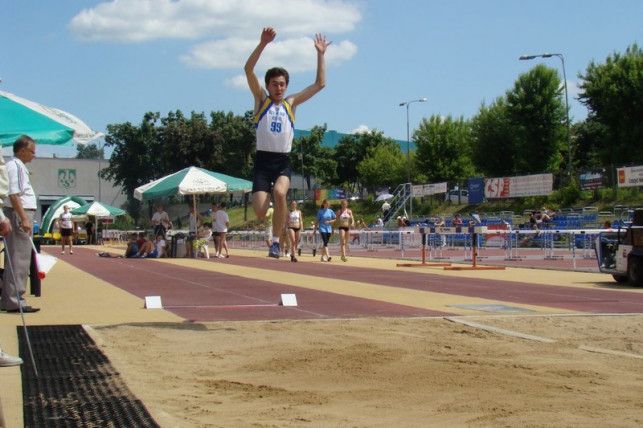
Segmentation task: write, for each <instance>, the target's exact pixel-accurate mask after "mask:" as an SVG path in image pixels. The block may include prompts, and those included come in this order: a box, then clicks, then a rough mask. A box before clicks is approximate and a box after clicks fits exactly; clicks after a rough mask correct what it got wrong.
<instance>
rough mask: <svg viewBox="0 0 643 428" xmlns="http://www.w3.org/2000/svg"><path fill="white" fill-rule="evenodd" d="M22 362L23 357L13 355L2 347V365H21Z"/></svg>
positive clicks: (0, 354)
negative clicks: (5, 351)
mask: <svg viewBox="0 0 643 428" xmlns="http://www.w3.org/2000/svg"><path fill="white" fill-rule="evenodd" d="M20 364H22V358H18V357H12V356H11V355H9V354H5V353H4V351H3V350H2V349H0V367H12V366H19V365H20Z"/></svg>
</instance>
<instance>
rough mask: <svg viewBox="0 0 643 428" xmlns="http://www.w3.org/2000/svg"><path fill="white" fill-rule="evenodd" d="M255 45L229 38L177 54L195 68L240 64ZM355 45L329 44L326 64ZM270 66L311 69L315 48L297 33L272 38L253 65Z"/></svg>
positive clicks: (345, 57)
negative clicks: (290, 37)
mask: <svg viewBox="0 0 643 428" xmlns="http://www.w3.org/2000/svg"><path fill="white" fill-rule="evenodd" d="M255 46H257V41H256V40H253V41H250V40H244V39H236V38H230V39H227V40H219V41H212V42H205V43H201V44H198V45H195V46H193V47H192V49H190V52H189V53H188V54H186V55H182V56H181V61H183V62H184V63H186V64H187V65H189V66H191V67H195V68H222V69H226V68H237V69H241V68H243V65H244V64H245V62H246V60H247V59H248V55H250V52H252V50H253V49H254V48H255ZM356 52H357V46H355V44H353V43H351V42H349V41H343V42H341V43H338V44H335V43H333V44H331V45H330V46H329V47H328V50H327V51H326V63H327V65H329V66H333V65H336V64H340V63H342V62H344V61H348V60H349V59H351V58H352V57H353V56H354V55H355V53H356ZM274 66H281V67H284V68H286V69H287V70H288V71H289V72H292V73H297V72H301V71H310V70H315V68H316V67H317V51H316V50H315V45H314V42H313V39H312V38H307V37H301V38H293V39H286V40H284V41H274V42H272V43H271V44H269V45H268V46H267V47H266V49H265V50H264V51H263V53H262V55H261V58H260V60H259V64H257V69H267V68H270V67H274Z"/></svg>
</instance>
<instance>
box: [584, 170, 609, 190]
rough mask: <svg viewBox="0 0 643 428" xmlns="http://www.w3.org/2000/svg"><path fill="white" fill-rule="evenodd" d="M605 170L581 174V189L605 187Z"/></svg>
mask: <svg viewBox="0 0 643 428" xmlns="http://www.w3.org/2000/svg"><path fill="white" fill-rule="evenodd" d="M604 175H605V171H603V170H598V171H589V172H585V173H583V174H581V175H580V189H581V190H589V189H601V188H603V187H605V186H604V185H603V176H604Z"/></svg>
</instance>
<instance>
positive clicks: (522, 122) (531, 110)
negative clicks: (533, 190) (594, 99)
mask: <svg viewBox="0 0 643 428" xmlns="http://www.w3.org/2000/svg"><path fill="white" fill-rule="evenodd" d="M563 96H564V90H563V86H562V85H561V80H560V78H559V77H558V74H557V72H556V70H554V69H551V68H548V67H546V66H544V65H542V64H539V65H537V66H535V67H534V68H533V69H531V70H530V71H529V72H527V73H525V74H522V75H520V76H519V77H518V80H517V81H516V83H515V84H514V88H513V90H511V91H508V92H507V95H506V98H507V104H508V110H507V112H508V115H509V120H510V122H511V125H512V126H513V133H514V136H515V137H514V138H515V139H514V142H513V145H512V147H508V149H509V150H508V154H511V155H513V157H514V162H513V168H512V170H510V171H508V173H511V174H533V173H540V172H544V171H550V172H556V171H558V170H559V168H561V167H564V163H563V159H564V157H563V154H564V153H566V151H567V128H566V120H567V114H566V111H565V104H564V100H563Z"/></svg>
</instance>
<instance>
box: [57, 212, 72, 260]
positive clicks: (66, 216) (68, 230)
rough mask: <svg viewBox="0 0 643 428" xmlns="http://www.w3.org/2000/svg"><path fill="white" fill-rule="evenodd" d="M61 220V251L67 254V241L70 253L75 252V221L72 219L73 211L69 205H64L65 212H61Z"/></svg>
mask: <svg viewBox="0 0 643 428" xmlns="http://www.w3.org/2000/svg"><path fill="white" fill-rule="evenodd" d="M58 221H59V222H60V245H61V246H62V251H61V253H63V254H65V242H67V244H68V245H69V254H74V249H73V248H72V245H71V241H72V236H73V233H74V222H73V221H72V216H71V213H70V212H69V207H68V206H67V205H64V206H63V212H62V214H60V218H59V220H58Z"/></svg>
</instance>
